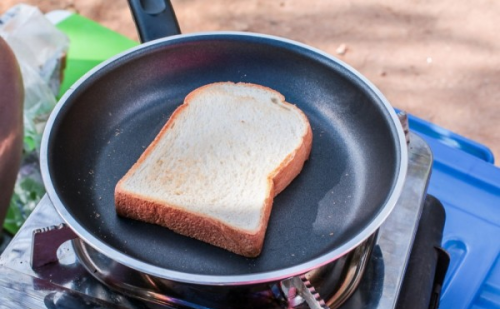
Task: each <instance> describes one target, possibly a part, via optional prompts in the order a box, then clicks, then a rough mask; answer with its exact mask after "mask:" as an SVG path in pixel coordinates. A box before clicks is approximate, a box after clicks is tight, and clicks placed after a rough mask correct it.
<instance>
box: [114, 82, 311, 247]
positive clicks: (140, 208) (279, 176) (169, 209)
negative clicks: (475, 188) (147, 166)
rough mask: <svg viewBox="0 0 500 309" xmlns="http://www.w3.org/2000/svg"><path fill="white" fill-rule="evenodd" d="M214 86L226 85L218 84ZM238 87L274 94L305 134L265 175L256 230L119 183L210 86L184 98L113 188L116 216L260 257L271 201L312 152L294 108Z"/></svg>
mask: <svg viewBox="0 0 500 309" xmlns="http://www.w3.org/2000/svg"><path fill="white" fill-rule="evenodd" d="M228 83H229V82H228ZM215 84H227V83H225V82H222V83H215ZM239 84H244V85H247V86H251V87H258V88H261V89H265V90H267V91H272V92H274V93H276V94H278V95H279V96H280V98H281V101H282V102H283V103H285V104H286V105H287V106H289V107H290V108H293V109H295V110H298V111H299V112H300V115H301V117H303V120H304V122H305V123H306V124H307V129H306V132H305V133H304V135H303V136H302V140H301V143H300V144H299V146H298V147H297V148H296V149H295V150H294V151H293V152H292V153H290V154H289V155H288V156H287V157H286V158H285V160H283V161H282V162H281V163H280V164H279V166H277V167H276V169H275V170H274V171H273V172H271V173H270V174H269V177H268V186H267V187H268V188H267V190H268V191H267V194H266V199H265V205H264V206H263V211H262V215H261V218H260V224H259V226H258V228H257V229H256V230H254V231H246V230H241V229H237V228H235V227H233V226H230V225H228V224H225V223H224V222H221V221H219V220H217V219H214V218H210V217H207V216H204V215H201V214H196V213H194V212H189V211H187V210H185V209H181V208H180V207H178V206H176V205H169V204H165V203H164V202H160V201H155V200H153V199H144V198H143V197H141V196H139V195H136V194H133V193H130V192H127V191H126V190H123V189H122V183H123V182H124V181H125V180H126V179H127V176H128V175H131V174H132V173H133V171H135V170H136V169H137V168H138V167H139V166H140V165H141V163H142V162H143V161H144V160H146V158H147V157H148V156H149V154H150V153H151V152H152V151H153V149H154V148H155V146H156V144H157V143H158V141H159V140H160V139H162V138H163V136H164V134H166V133H168V129H169V128H170V127H171V126H172V124H173V123H174V122H175V121H176V120H177V117H178V116H179V115H180V114H181V113H182V111H183V110H184V109H185V108H187V106H188V105H189V103H190V102H191V98H193V97H194V96H196V95H197V94H198V93H199V92H200V91H202V90H203V89H204V88H205V87H210V86H212V85H214V84H209V85H205V86H202V87H200V88H198V89H196V90H194V91H193V92H191V93H190V94H189V95H188V96H186V99H185V100H184V104H182V105H181V106H179V107H178V108H177V109H176V110H175V111H174V112H173V114H172V116H171V117H170V119H169V120H168V121H167V123H166V124H165V126H163V128H162V129H161V130H160V132H159V133H158V135H157V136H156V138H155V139H154V140H153V142H152V143H151V144H150V145H149V146H148V148H147V149H146V150H145V151H144V153H143V154H142V155H141V157H140V158H139V159H138V161H137V162H136V163H135V164H134V165H133V166H132V168H131V169H130V170H129V171H128V172H127V174H126V175H125V176H124V177H123V178H122V179H121V180H120V181H119V182H118V184H117V185H116V188H115V207H116V212H117V214H118V215H120V216H123V217H128V218H131V219H136V220H140V221H143V222H148V223H153V224H158V225H161V226H164V227H167V228H169V229H171V230H173V231H175V232H176V233H179V234H181V235H185V236H188V237H192V238H195V239H198V240H201V241H204V242H207V243H209V244H212V245H215V246H218V247H221V248H224V249H226V250H229V251H231V252H234V253H236V254H239V255H243V256H246V257H257V256H258V255H259V254H260V253H261V251H262V247H263V244H264V238H265V233H266V230H267V225H268V222H269V217H270V214H271V209H272V205H273V199H274V197H275V196H276V195H277V194H279V193H280V192H281V191H283V190H284V189H285V188H286V187H287V186H288V185H289V184H290V183H291V182H292V181H293V179H294V178H295V177H296V176H297V175H298V174H299V173H300V172H301V170H302V168H303V166H304V163H305V161H306V160H307V159H308V158H309V155H310V152H311V148H312V130H311V126H310V124H309V121H308V119H307V117H306V116H305V114H304V113H303V112H302V111H301V110H300V109H298V108H297V107H296V106H295V105H293V104H290V103H288V102H286V101H285V98H284V96H283V95H281V94H280V93H278V92H277V91H275V90H273V89H271V88H267V87H264V86H261V85H255V84H248V83H239Z"/></svg>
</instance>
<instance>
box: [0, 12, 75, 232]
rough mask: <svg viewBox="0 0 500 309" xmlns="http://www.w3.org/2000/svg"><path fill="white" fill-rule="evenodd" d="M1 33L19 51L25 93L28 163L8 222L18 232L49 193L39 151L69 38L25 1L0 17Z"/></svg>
mask: <svg viewBox="0 0 500 309" xmlns="http://www.w3.org/2000/svg"><path fill="white" fill-rule="evenodd" d="M0 36H2V37H3V38H4V39H5V41H6V42H7V43H8V44H9V46H10V47H11V49H12V50H13V51H14V54H15V55H16V58H17V61H18V63H19V66H20V67H21V73H22V76H23V83H24V91H25V99H24V151H23V164H22V167H21V170H20V172H19V175H18V179H17V182H16V185H15V189H14V195H13V198H12V200H11V203H10V209H9V211H8V214H7V218H6V222H5V224H4V227H5V228H6V229H7V230H9V231H10V232H13V233H14V232H15V231H17V228H19V227H20V225H21V224H22V223H23V222H24V220H25V219H26V217H27V216H28V215H29V214H30V213H31V211H32V210H33V208H34V207H35V206H36V204H38V201H39V200H40V198H41V197H42V196H43V194H44V193H45V190H44V186H43V183H42V180H41V176H40V168H39V166H38V157H39V149H40V143H41V137H42V133H43V130H44V128H45V124H46V122H47V119H48V117H49V115H50V112H51V111H52V109H53V108H54V106H55V104H56V95H57V93H58V91H59V87H60V84H61V78H62V70H61V69H62V67H63V66H64V59H65V55H66V52H67V50H68V46H69V40H68V38H67V36H66V35H65V34H64V33H62V32H61V31H59V30H58V29H57V28H56V27H55V26H54V25H53V24H52V23H51V22H50V21H49V20H48V19H47V18H46V17H45V16H44V15H43V14H42V13H41V12H40V10H39V9H38V8H36V7H33V6H29V5H25V4H20V5H17V6H15V7H13V8H11V9H10V10H8V11H7V12H6V13H5V14H4V15H2V16H1V17H0Z"/></svg>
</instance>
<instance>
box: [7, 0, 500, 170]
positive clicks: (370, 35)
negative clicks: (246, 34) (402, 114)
mask: <svg viewBox="0 0 500 309" xmlns="http://www.w3.org/2000/svg"><path fill="white" fill-rule="evenodd" d="M20 2H24V3H28V4H32V5H35V6H38V7H39V8H40V9H41V10H42V11H44V12H47V11H51V10H55V9H66V10H72V11H75V12H78V13H79V14H81V15H83V16H86V17H88V18H90V19H93V20H95V21H97V22H99V23H101V24H103V25H105V26H107V27H109V28H111V29H113V30H115V31H117V32H119V33H122V34H124V35H126V36H128V37H130V38H133V39H137V37H138V36H137V34H136V30H135V26H134V24H133V21H132V17H131V15H130V12H129V10H128V7H127V2H126V1H125V0H120V1H101V0H86V1H73V0H60V1H56V0H28V1H19V0H2V1H1V3H0V14H1V13H3V12H4V11H5V10H7V9H8V8H10V7H11V6H13V5H15V4H17V3H20ZM172 4H173V6H174V8H175V10H176V13H177V18H178V20H179V23H180V26H181V30H182V31H183V32H184V33H189V32H197V31H214V30H240V31H251V32H260V33H266V34H272V35H278V36H282V37H286V38H290V39H293V40H297V41H300V42H303V43H306V44H309V45H312V46H314V47H316V48H319V49H321V50H324V51H326V52H328V53H330V54H332V55H334V56H336V57H338V58H340V59H342V60H343V61H345V62H347V63H348V64H350V65H351V66H353V67H354V68H355V69H357V70H358V71H360V72H361V73H362V74H364V75H365V76H366V77H367V78H368V79H369V80H371V81H372V82H373V83H374V84H375V85H377V86H378V87H379V88H380V90H381V91H382V92H383V93H384V94H385V96H386V97H387V98H388V99H389V101H390V102H391V103H392V105H394V106H395V107H397V108H400V109H403V110H406V111H407V112H408V113H410V114H413V115H416V116H418V117H420V118H422V119H424V120H427V121H430V122H433V123H435V124H437V125H440V126H442V127H444V128H447V129H449V130H451V131H453V132H456V133H458V134H461V135H463V136H465V137H468V138H470V139H473V140H475V141H477V142H479V143H482V144H484V145H486V146H488V147H489V148H490V149H492V151H493V153H494V154H495V157H496V158H497V159H498V161H500V130H499V127H498V123H499V122H500V108H499V105H500V32H499V30H500V27H499V24H498V22H497V21H498V16H500V1H494V0H476V1H467V0H458V1H457V0H437V1H425V0H410V1H398V0H348V1H325V0H280V1H265V0H211V1H207V0H172ZM496 165H497V166H498V165H500V164H499V162H497V163H496Z"/></svg>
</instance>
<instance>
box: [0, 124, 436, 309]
mask: <svg viewBox="0 0 500 309" xmlns="http://www.w3.org/2000/svg"><path fill="white" fill-rule="evenodd" d="M409 156H410V157H409V169H408V175H407V179H406V182H405V187H404V189H403V193H402V195H401V197H400V199H399V201H398V203H397V205H396V207H395V209H394V211H393V212H392V213H391V215H390V216H389V218H388V219H387V220H386V222H385V223H384V224H383V225H382V226H381V228H380V230H379V235H378V239H377V242H376V244H375V246H374V248H373V253H372V254H371V256H370V257H369V258H367V261H366V265H367V266H366V271H365V274H364V275H363V277H362V278H361V277H360V276H356V270H354V271H353V272H352V273H350V274H348V276H351V277H356V279H355V280H352V278H351V280H347V281H345V283H344V286H342V287H341V288H342V289H341V290H342V291H343V292H341V293H340V295H339V293H337V294H335V293H333V294H334V295H325V293H324V291H325V290H326V289H324V288H323V286H322V285H316V283H315V282H312V280H311V284H313V285H314V287H315V290H316V292H318V293H319V294H320V295H321V296H322V298H323V299H325V303H326V305H328V306H329V307H330V308H337V307H338V308H342V309H350V308H359V307H360V306H362V307H363V308H394V307H395V306H396V302H397V299H398V295H399V292H400V289H401V284H402V281H403V279H404V274H405V270H406V267H407V263H408V259H409V256H410V252H411V248H412V245H413V240H414V235H415V233H416V229H417V227H418V222H419V220H420V215H421V211H422V205H423V201H424V200H425V196H426V194H425V193H426V188H427V183H428V180H429V176H430V171H431V165H432V154H431V152H430V149H429V147H428V146H427V144H426V143H425V142H424V141H423V140H422V139H421V138H419V137H418V136H416V135H413V134H412V136H411V139H410V144H409ZM61 223H62V219H61V218H60V217H59V216H58V215H57V213H56V211H55V209H54V207H53V206H52V204H51V202H50V200H49V199H48V197H47V196H45V197H44V198H43V199H42V201H41V202H40V204H39V205H38V206H37V207H36V209H35V211H34V212H33V214H32V215H31V216H30V217H29V218H28V220H27V221H26V223H25V224H24V226H23V227H22V228H21V230H20V231H19V232H18V234H17V235H16V236H15V238H14V239H13V240H12V242H11V243H10V245H9V246H8V247H7V248H6V250H5V252H4V253H3V254H2V256H1V258H0V295H1V296H0V298H2V304H4V305H5V306H6V307H7V308H11V307H12V308H20V307H21V308H23V307H30V308H32V307H35V308H37V307H41V308H60V307H61V306H62V305H65V306H66V307H67V308H68V304H79V305H78V306H76V305H74V306H73V305H69V308H95V307H96V306H97V307H101V308H108V307H109V308H116V307H119V308H129V309H135V308H160V307H161V308H165V306H166V307H167V308H174V309H175V308H186V309H187V308H206V307H201V306H199V305H197V304H194V303H190V302H187V301H186V300H181V299H173V298H171V297H168V296H166V295H159V296H158V297H160V298H161V299H155V298H154V297H153V298H149V299H148V300H144V299H143V300H138V299H136V298H133V297H132V298H130V297H126V296H124V295H123V294H122V293H118V292H115V291H114V290H113V289H110V288H109V287H107V286H105V285H103V284H102V283H100V282H99V281H98V280H96V278H95V277H94V276H93V275H91V274H90V273H89V272H87V271H86V270H85V268H84V267H83V265H82V263H81V261H79V260H78V257H77V254H76V253H75V248H78V246H75V247H74V246H73V245H72V244H71V243H70V242H65V243H64V244H62V245H61V246H60V247H59V249H58V250H57V259H58V261H57V262H55V263H50V264H47V265H44V266H40V265H38V266H40V267H35V268H34V269H35V270H33V269H32V268H31V266H30V263H31V262H32V259H31V254H32V252H34V251H33V250H32V248H31V247H32V245H33V244H32V242H33V241H32V235H33V231H35V230H37V229H43V228H47V227H50V226H57V225H59V224H61ZM374 238H375V237H374ZM33 263H34V265H35V266H37V264H44V263H39V262H38V261H37V257H36V254H35V256H34V259H33ZM358 268H359V267H358ZM358 273H359V269H358ZM112 279H114V278H112ZM306 281H307V280H306ZM306 281H302V283H305V286H306V287H308V282H306ZM117 284H118V285H119V284H120V282H118V283H117ZM323 284H324V286H328V284H329V282H324V283H323ZM358 284H359V286H358ZM356 287H357V288H356ZM133 288H134V287H132V288H131V289H133ZM336 290H337V291H340V290H339V289H336ZM345 291H348V292H347V293H346V292H345ZM122 292H123V290H122ZM292 292H293V291H292ZM322 293H323V294H322ZM351 294H352V295H351ZM135 296H136V297H137V295H135ZM313 297H314V293H313ZM3 298H5V300H4V299H3ZM141 298H142V297H141ZM293 302H294V303H293V305H296V306H295V307H293V308H306V307H307V305H306V304H305V300H300V299H298V298H296V297H295V298H293ZM85 304H86V305H85ZM159 304H162V305H159ZM339 306H340V307H339ZM279 308H283V307H279Z"/></svg>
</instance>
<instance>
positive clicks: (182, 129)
mask: <svg viewBox="0 0 500 309" xmlns="http://www.w3.org/2000/svg"><path fill="white" fill-rule="evenodd" d="M308 129H309V123H308V122H307V119H306V118H305V116H304V114H303V113H302V112H301V111H300V110H299V109H298V108H296V107H295V106H294V105H291V104H289V103H286V102H285V101H284V97H283V96H282V95H281V94H279V93H278V92H276V91H274V90H271V89H269V88H265V87H260V86H259V87H257V86H255V85H249V84H243V83H239V84H234V83H217V84H212V85H209V86H205V87H202V88H199V89H198V90H197V91H195V92H193V93H191V94H190V95H189V96H188V97H187V98H186V101H185V104H184V105H182V106H181V108H179V109H178V110H176V112H175V113H174V114H173V116H172V117H171V119H170V120H169V122H168V123H167V125H166V126H165V128H164V129H163V130H162V132H160V134H159V135H158V136H157V138H156V139H155V141H154V142H153V144H152V145H151V146H150V147H149V148H148V149H147V151H146V152H145V154H144V155H143V156H142V157H141V159H140V160H139V161H138V163H136V165H135V166H134V168H132V169H131V170H130V171H129V172H128V173H127V175H126V176H125V177H124V178H123V180H122V181H121V184H120V190H123V191H127V192H128V193H130V194H133V195H136V196H139V197H143V198H144V199H149V200H154V201H155V202H157V203H161V204H165V205H168V206H169V207H175V208H178V209H182V210H184V211H187V212H191V213H195V214H199V215H200V216H207V217H210V218H212V219H215V220H218V221H221V222H223V223H224V224H227V225H230V226H233V227H235V228H236V229H239V230H245V231H248V232H253V231H256V230H258V229H259V225H260V223H261V216H262V215H263V207H264V204H265V202H266V199H267V198H269V195H270V192H271V190H272V188H271V186H272V185H273V182H272V177H273V176H274V174H275V173H276V171H277V170H278V169H279V167H280V166H281V165H282V164H283V163H284V162H286V161H287V160H290V156H291V155H293V153H294V151H295V150H296V149H297V148H299V146H300V145H301V144H302V143H303V138H304V136H305V134H306V132H307V131H308ZM273 197H274V196H271V197H270V198H273Z"/></svg>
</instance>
